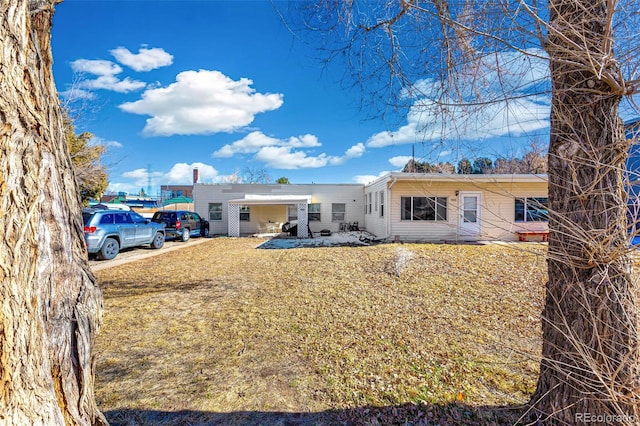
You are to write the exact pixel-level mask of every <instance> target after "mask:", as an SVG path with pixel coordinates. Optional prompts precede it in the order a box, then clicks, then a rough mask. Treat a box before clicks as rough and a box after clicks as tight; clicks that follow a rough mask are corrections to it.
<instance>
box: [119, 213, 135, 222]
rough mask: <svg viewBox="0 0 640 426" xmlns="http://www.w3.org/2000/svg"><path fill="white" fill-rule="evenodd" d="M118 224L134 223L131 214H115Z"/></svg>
mask: <svg viewBox="0 0 640 426" xmlns="http://www.w3.org/2000/svg"><path fill="white" fill-rule="evenodd" d="M115 219H116V223H133V221H132V220H131V216H129V213H115Z"/></svg>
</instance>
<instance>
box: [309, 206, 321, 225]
mask: <svg viewBox="0 0 640 426" xmlns="http://www.w3.org/2000/svg"><path fill="white" fill-rule="evenodd" d="M308 219H309V222H320V203H311V204H309V214H308Z"/></svg>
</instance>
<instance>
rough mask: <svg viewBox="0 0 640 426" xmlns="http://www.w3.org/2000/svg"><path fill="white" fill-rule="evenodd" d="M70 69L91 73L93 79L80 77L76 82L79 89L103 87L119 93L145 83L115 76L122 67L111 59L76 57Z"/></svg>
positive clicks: (143, 85)
mask: <svg viewBox="0 0 640 426" xmlns="http://www.w3.org/2000/svg"><path fill="white" fill-rule="evenodd" d="M71 69H73V71H74V72H76V73H81V74H92V75H94V76H96V77H95V78H94V79H82V80H80V81H79V82H78V88H79V89H89V90H96V89H104V90H111V91H114V92H119V93H128V92H133V91H135V90H140V89H142V88H144V87H145V86H146V85H147V83H145V82H143V81H139V80H133V79H131V78H129V77H126V78H125V79H124V80H121V79H119V78H118V77H117V75H118V74H120V73H122V71H123V70H122V67H121V66H120V65H118V64H114V63H113V62H111V61H105V60H102V59H99V60H91V59H78V60H76V61H73V62H72V63H71Z"/></svg>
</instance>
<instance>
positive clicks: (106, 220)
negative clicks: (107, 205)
mask: <svg viewBox="0 0 640 426" xmlns="http://www.w3.org/2000/svg"><path fill="white" fill-rule="evenodd" d="M112 223H113V213H107V214H103V215H102V217H101V218H100V224H101V225H108V224H112Z"/></svg>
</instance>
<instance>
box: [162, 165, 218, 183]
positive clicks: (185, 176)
mask: <svg viewBox="0 0 640 426" xmlns="http://www.w3.org/2000/svg"><path fill="white" fill-rule="evenodd" d="M195 168H197V169H198V173H199V176H200V178H199V180H200V182H212V181H214V180H215V179H216V178H217V177H218V171H217V170H216V169H215V168H214V167H213V166H210V165H208V164H204V163H191V164H187V163H176V164H174V165H173V167H171V170H169V171H168V172H167V173H165V174H164V176H163V178H164V181H163V182H166V183H167V184H175V185H190V184H191V183H193V169H195Z"/></svg>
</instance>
